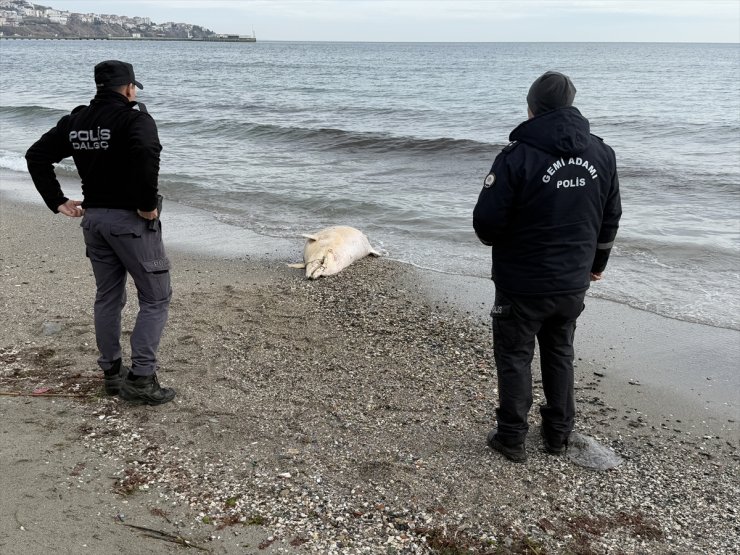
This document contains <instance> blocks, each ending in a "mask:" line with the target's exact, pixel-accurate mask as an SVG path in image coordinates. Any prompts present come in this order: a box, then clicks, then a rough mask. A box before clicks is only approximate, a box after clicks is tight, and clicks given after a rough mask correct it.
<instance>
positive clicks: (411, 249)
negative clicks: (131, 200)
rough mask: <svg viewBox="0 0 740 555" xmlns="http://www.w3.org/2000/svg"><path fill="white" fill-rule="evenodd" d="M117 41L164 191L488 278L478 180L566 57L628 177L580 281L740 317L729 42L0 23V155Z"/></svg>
mask: <svg viewBox="0 0 740 555" xmlns="http://www.w3.org/2000/svg"><path fill="white" fill-rule="evenodd" d="M111 58H116V59H123V60H126V61H129V62H131V63H133V64H134V67H135V69H136V76H137V79H138V80H139V81H141V82H142V83H143V84H144V87H145V88H144V90H143V91H140V92H139V100H141V101H143V102H145V103H146V105H147V107H148V109H149V111H150V113H151V114H152V116H153V117H154V118H155V120H156V122H157V125H158V128H159V134H160V139H161V142H162V144H163V145H164V150H163V152H162V164H161V173H160V188H161V191H162V192H163V194H164V195H165V196H166V197H167V198H168V199H171V200H174V201H177V202H179V203H182V204H185V205H189V206H192V207H197V208H200V209H204V210H206V211H208V212H210V213H212V214H213V215H214V217H216V218H217V219H219V220H221V221H222V222H225V223H228V224H230V225H233V226H238V227H242V228H247V229H249V230H252V231H254V232H257V233H259V234H263V235H267V236H275V237H296V236H298V235H299V234H300V233H304V232H310V231H314V230H317V229H320V228H322V227H325V226H329V225H336V224H344V225H352V226H354V227H357V228H359V229H361V230H363V231H364V232H365V233H366V234H367V235H368V236H369V237H370V240H371V242H372V243H373V244H374V245H376V246H378V247H380V248H381V249H382V250H383V251H384V252H385V253H386V254H387V255H388V256H390V257H392V258H395V259H398V260H401V261H404V262H408V263H411V264H415V265H418V266H420V267H423V268H429V269H432V270H435V271H439V272H447V273H453V274H460V275H468V276H478V277H481V278H485V277H486V276H488V274H489V271H490V251H489V249H487V248H486V247H484V246H483V245H481V244H480V243H479V242H478V241H477V239H476V237H475V235H474V233H473V230H472V223H471V221H472V210H473V206H474V205H475V202H476V199H477V196H478V193H479V192H480V189H481V186H482V184H483V179H484V177H485V175H486V174H487V173H488V170H489V168H490V166H491V163H492V162H493V159H494V157H495V156H496V154H497V153H498V152H499V151H500V150H501V148H502V147H503V146H505V145H506V144H507V143H508V135H509V132H510V131H511V130H512V129H513V128H514V127H516V126H517V125H518V124H519V123H521V122H522V121H523V120H525V119H526V110H527V107H526V100H525V99H526V94H527V90H528V88H529V85H530V84H531V82H532V81H533V80H534V79H535V78H536V77H538V76H539V75H540V74H542V73H543V72H545V71H546V70H549V69H555V70H558V71H562V72H564V73H566V74H568V75H569V76H570V77H571V78H572V80H573V82H574V83H575V85H576V87H577V89H578V93H577V95H576V101H575V104H576V106H577V107H578V108H579V109H580V110H581V112H582V113H583V114H584V115H585V116H586V117H587V118H588V119H589V121H590V122H591V130H592V132H593V133H595V134H596V135H599V136H600V137H602V138H603V139H604V140H605V141H606V142H607V143H608V144H609V145H611V146H612V147H613V148H614V150H615V151H616V153H617V163H618V167H619V175H620V183H621V190H622V202H623V208H624V216H623V219H622V223H621V228H620V231H619V235H618V238H617V242H616V246H615V248H614V250H613V251H612V257H611V260H610V262H609V266H608V268H607V270H606V274H605V279H604V280H603V281H602V282H599V283H598V284H596V285H595V286H594V287H592V288H591V292H590V294H591V295H595V296H599V297H604V298H607V299H611V300H614V301H617V302H621V303H625V304H628V305H630V306H633V307H636V308H639V309H644V310H648V311H652V312H655V313H658V314H662V315H665V316H669V317H672V318H678V319H682V320H687V321H693V322H701V323H705V324H708V325H713V326H719V327H727V328H733V329H740V318H739V317H738V315H739V314H740V310H739V309H740V220H739V219H738V218H739V216H740V87H739V83H740V45H738V44H638V43H629V44H613V43H599V44H595V43H563V44H553V43H485V44H481V43H469V44H444V43H434V44H421V43H320V42H316V43H305V42H304V43H300V42H258V43H251V44H245V43H188V42H148V41H142V42H131V41H127V42H123V41H34V40H0V167H2V168H5V169H6V170H12V171H17V172H25V163H24V160H23V154H24V152H25V150H26V149H27V148H28V147H29V146H30V145H31V144H32V143H33V142H34V141H35V140H36V139H37V138H38V137H39V136H40V135H41V134H42V133H43V132H45V131H46V130H47V129H49V128H50V127H52V126H53V125H54V124H55V123H56V121H57V120H58V119H59V118H60V117H62V116H63V115H65V114H66V113H68V112H69V111H70V110H71V109H72V108H74V107H75V106H77V105H79V104H87V103H88V102H89V99H90V98H91V97H92V96H93V94H94V83H93V72H92V68H93V66H94V65H95V64H96V63H97V62H100V61H102V60H105V59H111ZM58 171H59V173H61V174H64V175H74V166H73V164H72V163H71V161H66V162H63V163H62V164H61V165H60V166H59V167H58ZM193 233H194V234H197V230H193Z"/></svg>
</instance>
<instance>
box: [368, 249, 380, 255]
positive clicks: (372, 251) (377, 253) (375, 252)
mask: <svg viewBox="0 0 740 555" xmlns="http://www.w3.org/2000/svg"><path fill="white" fill-rule="evenodd" d="M367 254H369V255H370V256H383V255H382V254H380V253H379V252H378V251H376V250H375V249H373V248H371V249H370V252H369V253H367Z"/></svg>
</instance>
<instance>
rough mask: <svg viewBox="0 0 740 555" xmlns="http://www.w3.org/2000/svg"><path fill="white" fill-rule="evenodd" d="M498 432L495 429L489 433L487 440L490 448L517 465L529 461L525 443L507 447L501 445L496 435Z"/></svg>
mask: <svg viewBox="0 0 740 555" xmlns="http://www.w3.org/2000/svg"><path fill="white" fill-rule="evenodd" d="M497 431H498V429H497V428H494V429H493V430H491V431H490V432H489V433H488V437H487V438H486V443H487V444H488V447H490V448H491V449H493V450H494V451H498V452H499V453H501V454H502V455H503V456H504V457H506V458H507V459H509V460H510V461H514V462H516V463H523V462H525V461H526V460H527V450H526V448H525V447H524V443H519V444H517V445H506V444H504V443H501V441H500V440H499V438H498V435H497V433H496V432H497Z"/></svg>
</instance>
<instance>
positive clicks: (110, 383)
mask: <svg viewBox="0 0 740 555" xmlns="http://www.w3.org/2000/svg"><path fill="white" fill-rule="evenodd" d="M128 372H129V369H128V368H127V367H126V366H124V365H123V364H121V359H120V358H119V359H116V360H114V361H113V365H112V366H111V367H110V368H109V369H108V370H104V371H103V391H105V394H106V395H118V392H119V391H120V390H121V382H122V381H123V378H124V377H125V376H126V374H128Z"/></svg>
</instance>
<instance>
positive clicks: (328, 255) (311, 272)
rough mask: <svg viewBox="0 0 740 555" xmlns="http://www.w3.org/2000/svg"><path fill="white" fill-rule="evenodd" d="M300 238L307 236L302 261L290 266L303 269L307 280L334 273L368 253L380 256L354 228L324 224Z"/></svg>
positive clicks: (363, 235)
mask: <svg viewBox="0 0 740 555" xmlns="http://www.w3.org/2000/svg"><path fill="white" fill-rule="evenodd" d="M303 237H305V238H306V239H307V241H306V246H305V247H304V248H303V264H290V266H291V267H292V268H305V269H306V277H307V278H308V279H316V278H318V277H320V276H330V275H333V274H336V273H338V272H340V271H342V270H343V269H344V268H346V267H347V266H349V265H350V264H352V263H353V262H354V261H355V260H359V259H360V258H363V257H365V256H367V255H368V254H371V255H374V256H380V253H379V252H377V251H376V250H375V249H373V247H372V246H371V245H370V241H368V239H367V237H366V236H365V234H364V233H362V232H361V231H360V230H358V229H355V228H354V227H349V226H334V227H327V228H326V229H322V230H321V231H318V232H316V233H312V234H311V235H304V236H303Z"/></svg>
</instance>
